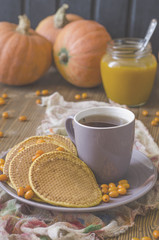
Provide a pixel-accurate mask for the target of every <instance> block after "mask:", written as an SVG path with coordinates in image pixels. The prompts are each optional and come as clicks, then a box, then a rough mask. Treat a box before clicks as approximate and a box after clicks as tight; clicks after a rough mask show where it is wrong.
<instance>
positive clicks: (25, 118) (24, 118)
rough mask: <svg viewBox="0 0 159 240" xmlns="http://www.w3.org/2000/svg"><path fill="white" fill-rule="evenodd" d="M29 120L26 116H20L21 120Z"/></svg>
mask: <svg viewBox="0 0 159 240" xmlns="http://www.w3.org/2000/svg"><path fill="white" fill-rule="evenodd" d="M26 120H27V117H26V116H24V115H23V116H19V121H21V122H25V121H26Z"/></svg>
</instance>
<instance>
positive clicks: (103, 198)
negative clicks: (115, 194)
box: [102, 194, 110, 202]
mask: <svg viewBox="0 0 159 240" xmlns="http://www.w3.org/2000/svg"><path fill="white" fill-rule="evenodd" d="M102 200H103V202H109V201H110V198H109V195H107V194H104V195H103V196H102Z"/></svg>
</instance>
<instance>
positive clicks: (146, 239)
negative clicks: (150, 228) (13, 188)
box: [141, 236, 152, 240]
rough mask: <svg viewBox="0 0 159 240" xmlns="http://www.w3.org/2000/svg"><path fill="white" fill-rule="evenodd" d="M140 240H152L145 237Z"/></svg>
mask: <svg viewBox="0 0 159 240" xmlns="http://www.w3.org/2000/svg"><path fill="white" fill-rule="evenodd" d="M141 240H152V239H151V238H150V237H147V236H145V237H142V238H141Z"/></svg>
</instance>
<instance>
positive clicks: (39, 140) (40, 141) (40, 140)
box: [36, 139, 45, 143]
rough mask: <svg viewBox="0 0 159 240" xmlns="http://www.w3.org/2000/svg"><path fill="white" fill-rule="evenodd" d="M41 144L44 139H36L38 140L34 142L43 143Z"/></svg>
mask: <svg viewBox="0 0 159 240" xmlns="http://www.w3.org/2000/svg"><path fill="white" fill-rule="evenodd" d="M43 142H45V140H44V139H38V140H37V141H36V143H43Z"/></svg>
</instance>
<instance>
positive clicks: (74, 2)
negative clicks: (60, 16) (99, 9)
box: [60, 0, 92, 19]
mask: <svg viewBox="0 0 159 240" xmlns="http://www.w3.org/2000/svg"><path fill="white" fill-rule="evenodd" d="M63 3H67V4H68V5H69V9H68V10H67V12H68V13H74V14H77V15H80V16H81V17H83V18H85V19H90V18H91V3H92V1H91V0H80V1H79V0H60V6H61V5H62V4H63Z"/></svg>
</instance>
